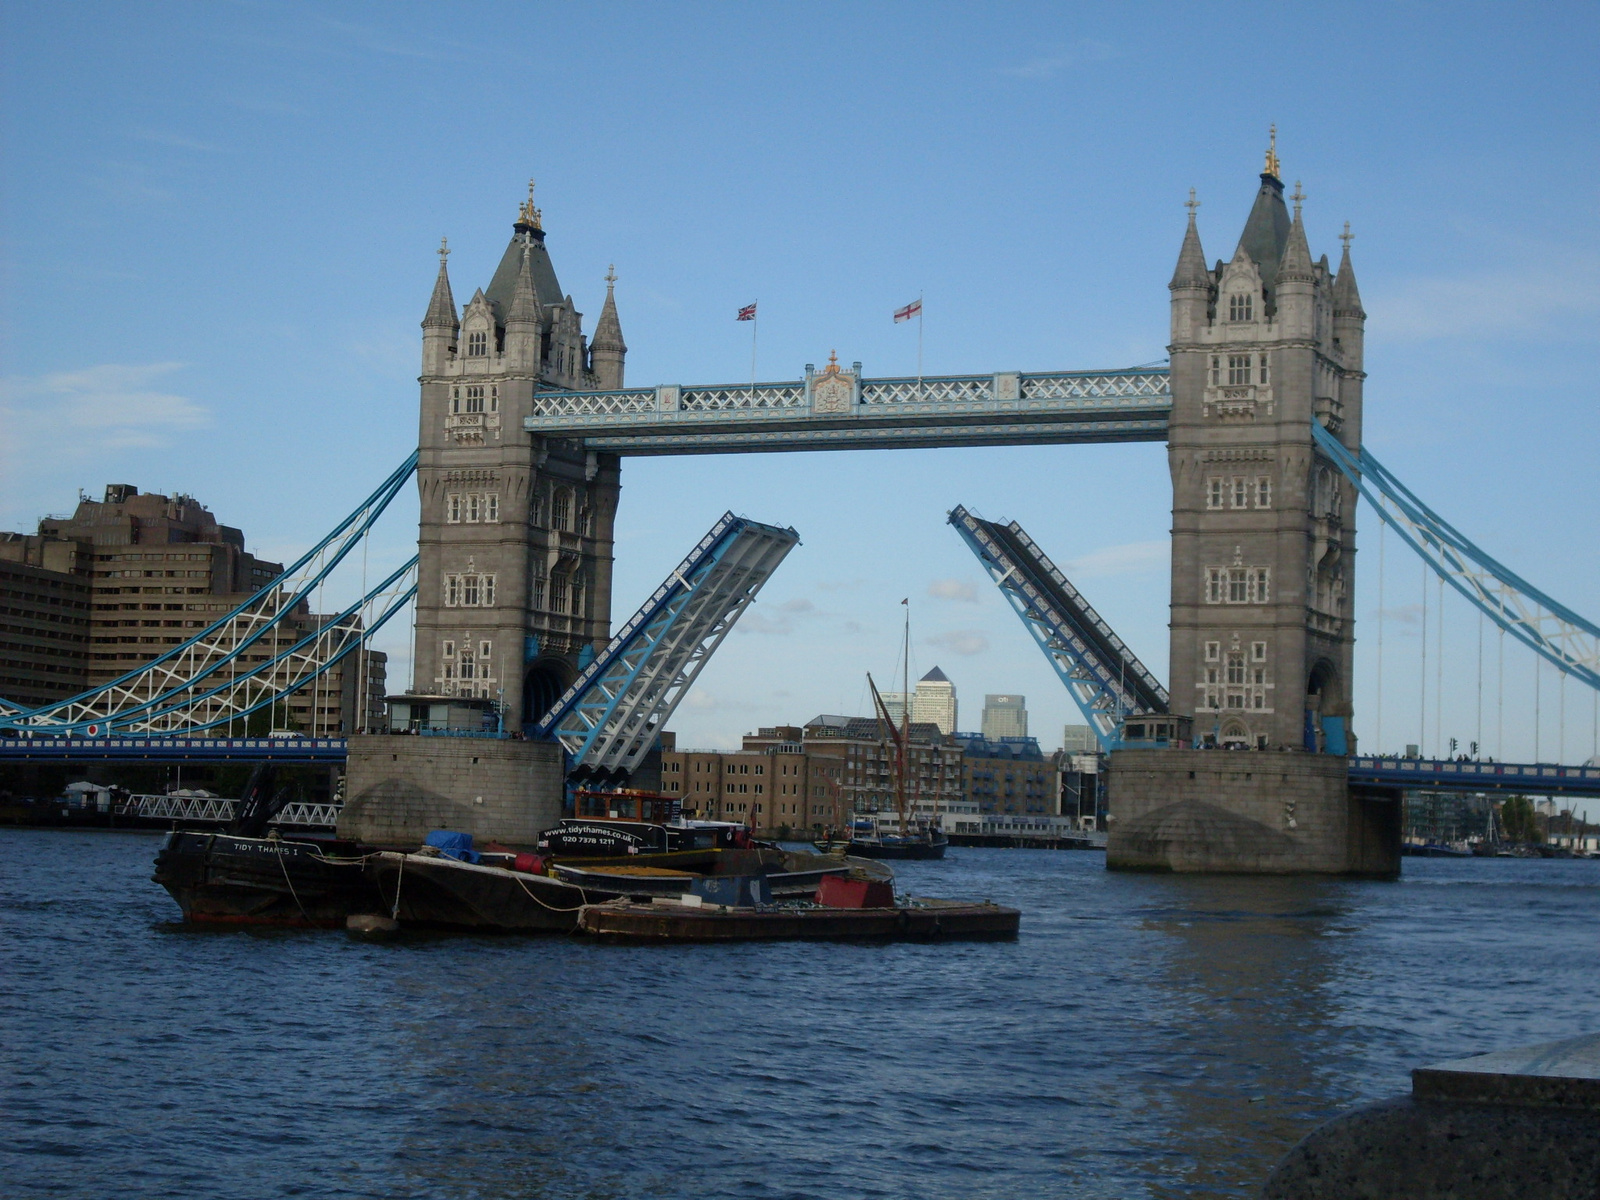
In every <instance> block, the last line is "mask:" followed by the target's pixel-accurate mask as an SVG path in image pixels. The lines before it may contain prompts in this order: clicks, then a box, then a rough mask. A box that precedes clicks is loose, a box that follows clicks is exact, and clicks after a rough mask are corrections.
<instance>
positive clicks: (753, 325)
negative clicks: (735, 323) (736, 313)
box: [750, 300, 761, 408]
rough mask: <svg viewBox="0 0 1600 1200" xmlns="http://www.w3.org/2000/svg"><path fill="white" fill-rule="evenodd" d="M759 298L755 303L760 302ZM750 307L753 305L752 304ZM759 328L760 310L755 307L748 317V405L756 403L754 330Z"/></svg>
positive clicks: (753, 405) (752, 405)
mask: <svg viewBox="0 0 1600 1200" xmlns="http://www.w3.org/2000/svg"><path fill="white" fill-rule="evenodd" d="M760 303H761V302H760V301H759V300H757V301H756V304H760ZM751 307H755V306H754V305H752V306H751ZM760 328H761V310H760V309H759V308H757V309H756V311H755V313H754V314H753V315H752V316H751V318H750V407H751V408H754V407H755V404H756V331H757V330H759V329H760Z"/></svg>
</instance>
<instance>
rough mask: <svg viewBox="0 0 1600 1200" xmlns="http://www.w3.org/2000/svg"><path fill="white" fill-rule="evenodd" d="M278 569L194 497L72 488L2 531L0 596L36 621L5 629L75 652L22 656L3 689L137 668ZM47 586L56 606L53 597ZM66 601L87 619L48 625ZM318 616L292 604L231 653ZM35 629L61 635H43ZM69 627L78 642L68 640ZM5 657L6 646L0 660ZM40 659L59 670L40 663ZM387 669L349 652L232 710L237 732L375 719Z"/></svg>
mask: <svg viewBox="0 0 1600 1200" xmlns="http://www.w3.org/2000/svg"><path fill="white" fill-rule="evenodd" d="M282 570H283V568H282V566H280V565H279V564H277V563H272V562H266V561H264V560H262V559H258V558H256V557H255V556H254V555H253V554H250V553H248V552H247V551H246V550H245V548H244V534H243V532H242V531H240V530H238V529H235V528H233V527H232V526H228V525H222V524H220V523H219V522H218V521H217V519H216V518H215V517H214V516H213V515H212V513H211V512H210V510H208V509H207V508H206V507H205V506H204V505H202V504H200V503H199V502H198V501H197V500H195V499H194V498H193V497H192V496H184V495H174V496H164V495H160V494H158V493H152V492H140V491H139V489H138V488H136V487H133V486H132V485H130V484H110V485H108V486H107V487H106V489H105V494H104V498H103V499H100V500H91V499H89V498H88V497H80V499H79V501H78V506H77V508H76V510H75V511H74V512H73V514H72V515H71V516H70V517H46V518H45V519H44V520H42V521H40V522H39V529H38V532H37V533H34V534H21V533H0V571H3V572H4V574H3V575H0V587H3V591H0V606H3V607H5V608H7V609H10V608H27V607H29V606H32V608H33V611H34V613H35V615H34V616H33V617H32V618H23V620H31V621H32V622H33V626H34V628H35V631H36V632H35V636H32V637H26V636H25V635H23V634H20V633H19V634H12V633H10V632H9V631H7V632H6V633H5V634H4V636H7V637H19V638H24V640H26V641H29V642H30V643H38V644H39V645H41V646H44V647H46V648H61V649H65V648H66V647H68V646H75V647H77V651H76V657H74V656H73V655H72V654H62V655H57V656H55V658H54V659H51V657H50V656H49V655H40V654H32V655H28V656H24V657H22V658H21V659H19V661H20V662H22V663H24V664H26V665H27V666H26V670H25V671H12V670H9V669H7V670H5V671H3V672H0V673H3V674H5V675H6V676H8V677H10V676H13V675H15V676H18V677H19V682H17V683H11V682H7V683H4V684H0V696H4V697H5V698H6V699H8V700H13V701H17V702H19V703H33V704H47V703H50V702H52V701H56V700H62V699H66V698H67V697H69V696H72V695H75V694H76V693H78V692H81V691H84V690H85V689H87V688H93V687H99V686H101V685H102V684H106V683H109V682H111V681H112V680H114V679H118V678H120V677H121V676H123V675H126V674H128V673H129V672H132V671H136V670H138V669H139V668H140V667H142V666H144V665H145V664H146V663H148V662H149V661H150V660H151V659H153V658H156V657H159V656H160V655H162V654H164V653H166V652H167V651H168V650H171V649H172V648H173V647H175V646H178V645H181V644H182V643H183V642H185V641H187V640H188V639H189V638H192V637H194V636H195V635H196V634H198V633H199V632H200V631H201V630H202V629H204V628H205V627H206V626H208V625H210V624H212V623H213V622H214V621H217V620H219V619H221V618H222V617H223V616H225V615H226V614H227V613H229V612H232V611H233V610H234V609H235V608H237V607H239V605H241V604H243V603H244V602H245V601H246V600H248V599H249V598H250V597H251V596H252V595H254V594H255V593H256V592H258V591H260V590H261V588H262V587H264V586H266V585H267V584H268V583H270V582H271V581H272V580H273V579H274V578H275V577H276V576H278V575H279V574H280V573H281V572H282ZM24 577H26V579H27V580H28V583H27V585H26V586H24V584H23V582H22V580H23V579H24ZM54 596H59V597H61V600H62V604H59V605H52V603H51V597H54ZM30 597H32V598H31V599H30ZM40 597H43V604H42V605H41V604H40ZM69 597H70V598H71V599H70V600H69ZM84 602H86V603H84ZM71 604H83V607H82V608H81V609H75V610H73V611H75V612H76V613H77V614H78V615H79V616H81V617H82V618H83V620H84V624H83V625H81V626H79V625H70V624H67V623H64V622H63V621H61V620H57V621H56V622H55V623H54V625H51V623H50V620H49V618H50V614H51V610H52V608H54V611H55V612H56V613H57V614H60V613H62V612H63V611H65V610H64V607H63V606H66V605H71ZM327 620H331V618H330V617H326V616H323V615H321V614H317V613H313V612H311V611H310V608H309V606H307V605H305V604H301V605H300V606H299V608H298V609H297V610H295V611H294V612H293V613H291V614H290V615H289V616H288V617H287V618H286V619H285V620H284V622H283V623H282V627H281V628H280V629H279V631H278V633H277V634H276V636H275V637H273V636H270V635H269V636H268V637H266V638H263V639H262V641H261V642H259V643H257V645H256V646H255V647H252V648H251V649H250V650H248V651H246V653H245V654H244V655H242V656H241V658H240V662H241V663H242V664H244V665H251V666H253V665H256V664H260V663H264V662H266V661H268V660H269V659H270V658H272V657H273V656H274V655H275V654H276V653H277V650H278V649H287V648H288V647H289V646H291V645H293V644H294V643H295V642H296V641H298V640H299V639H300V638H301V637H303V636H305V635H306V634H308V633H310V632H312V631H313V630H315V629H317V628H319V627H320V624H321V623H322V622H324V621H327ZM40 630H50V631H52V632H53V633H58V634H62V635H63V636H62V637H55V638H53V639H52V638H49V637H45V638H40V637H38V636H37V633H38V631H40ZM68 632H71V633H72V635H73V636H74V637H77V638H79V639H80V640H79V641H72V640H71V639H69V638H66V637H65V636H64V635H66V634H67V633H68ZM10 655H11V651H10V650H9V649H8V650H7V651H6V659H5V661H7V662H10V661H11V657H10ZM41 665H42V666H48V665H59V666H60V667H61V668H62V670H60V671H57V672H53V673H52V672H49V671H43V670H40V667H41ZM386 667H387V656H386V655H385V654H383V653H382V652H381V651H367V652H365V653H362V652H356V653H352V654H350V655H348V656H347V657H346V658H345V659H343V660H342V661H341V662H339V663H336V664H335V665H334V666H333V667H332V668H330V669H329V670H328V671H327V672H326V673H325V674H324V675H323V676H322V677H321V678H320V679H319V680H317V681H316V682H315V683H313V684H312V685H310V686H308V687H305V688H302V689H300V690H299V691H297V692H295V693H294V694H293V695H292V696H290V697H289V699H288V700H287V701H286V702H285V703H283V704H280V705H278V706H275V710H274V711H272V712H271V713H270V714H268V713H266V712H263V713H261V714H259V715H256V716H253V717H251V718H245V719H241V721H240V722H239V727H238V728H237V729H236V730H235V731H234V732H237V733H241V734H242V733H245V732H246V731H247V727H248V732H251V733H261V732H266V731H267V729H268V728H271V727H277V728H283V729H293V730H295V731H297V732H304V733H314V734H317V735H324V736H326V735H337V734H341V733H348V732H352V731H354V730H355V729H357V728H360V727H362V726H363V725H364V724H368V725H376V724H377V723H378V722H379V721H381V720H382V714H383V695H384V690H385V686H384V685H385V681H386ZM24 675H27V676H28V677H27V678H24V677H23V676H24ZM45 676H53V679H45V678H44V677H45ZM33 677H39V678H38V679H35V678H33ZM6 689H17V690H18V693H19V694H16V695H13V694H12V692H11V691H10V690H6ZM362 693H364V695H365V705H364V711H363V704H362V702H361V699H360V695H361V694H362ZM26 696H32V697H37V698H36V699H33V700H31V701H30V700H29V699H27V698H26Z"/></svg>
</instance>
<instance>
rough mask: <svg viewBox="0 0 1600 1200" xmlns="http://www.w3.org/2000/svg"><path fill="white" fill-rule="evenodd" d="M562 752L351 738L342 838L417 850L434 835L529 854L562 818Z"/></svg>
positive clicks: (471, 740)
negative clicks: (450, 833) (465, 836)
mask: <svg viewBox="0 0 1600 1200" xmlns="http://www.w3.org/2000/svg"><path fill="white" fill-rule="evenodd" d="M563 788H564V775H563V763H562V750H561V746H560V745H559V744H558V743H555V742H533V741H523V740H521V739H513V738H477V737H419V736H407V735H403V734H369V735H365V736H355V737H352V738H351V739H350V759H349V765H348V767H347V769H346V776H345V797H346V799H345V806H344V812H343V813H342V814H341V815H340V817H339V833H340V835H341V836H343V837H349V838H355V839H357V840H359V841H363V842H369V843H372V844H375V845H380V846H416V845H418V844H419V843H421V841H422V839H423V838H424V837H426V836H427V835H428V833H429V831H431V830H434V829H453V830H456V831H458V832H461V833H470V834H471V835H472V836H473V838H474V839H476V840H479V841H487V840H489V839H493V840H495V841H499V842H504V843H505V844H506V845H508V846H515V847H522V846H527V847H531V846H533V845H534V844H535V842H536V841H537V840H538V835H539V832H540V831H541V830H544V829H549V828H550V827H551V826H552V825H554V824H556V822H557V821H559V820H560V819H561V806H562V799H563Z"/></svg>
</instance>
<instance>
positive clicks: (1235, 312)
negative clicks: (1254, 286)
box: [1228, 292, 1254, 321]
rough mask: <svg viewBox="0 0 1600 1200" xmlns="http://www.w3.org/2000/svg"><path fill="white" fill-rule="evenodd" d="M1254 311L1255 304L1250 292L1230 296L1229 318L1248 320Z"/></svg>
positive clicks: (1232, 319)
mask: <svg viewBox="0 0 1600 1200" xmlns="http://www.w3.org/2000/svg"><path fill="white" fill-rule="evenodd" d="M1253 311H1254V305H1253V304H1252V303H1251V296H1250V294H1249V293H1248V292H1244V293H1240V294H1239V295H1236V296H1229V297H1228V320H1230V321H1248V320H1250V319H1251V314H1252V312H1253Z"/></svg>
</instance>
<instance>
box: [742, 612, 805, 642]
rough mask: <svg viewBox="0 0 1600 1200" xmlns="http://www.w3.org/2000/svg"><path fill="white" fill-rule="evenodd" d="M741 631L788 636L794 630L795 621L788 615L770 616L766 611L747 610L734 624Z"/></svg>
mask: <svg viewBox="0 0 1600 1200" xmlns="http://www.w3.org/2000/svg"><path fill="white" fill-rule="evenodd" d="M734 629H735V631H737V632H739V633H764V634H770V635H772V636H774V637H787V636H788V635H789V634H791V633H793V632H794V622H793V621H791V620H790V619H789V618H788V617H769V616H767V615H766V614H765V613H759V612H746V613H745V614H744V616H742V617H740V618H739V623H738V624H737V625H735V626H734Z"/></svg>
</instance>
